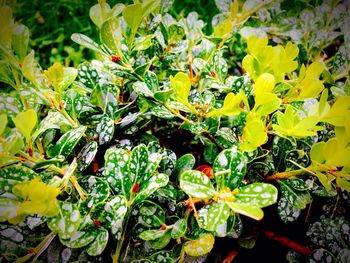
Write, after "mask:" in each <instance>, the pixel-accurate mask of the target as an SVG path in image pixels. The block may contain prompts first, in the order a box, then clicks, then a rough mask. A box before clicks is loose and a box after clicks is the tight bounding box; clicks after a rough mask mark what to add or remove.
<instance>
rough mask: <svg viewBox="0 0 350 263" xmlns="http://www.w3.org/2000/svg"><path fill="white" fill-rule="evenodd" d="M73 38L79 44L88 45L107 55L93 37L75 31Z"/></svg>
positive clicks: (87, 46)
mask: <svg viewBox="0 0 350 263" xmlns="http://www.w3.org/2000/svg"><path fill="white" fill-rule="evenodd" d="M71 39H72V40H73V41H74V42H75V43H77V44H79V45H81V46H83V47H86V48H88V49H91V50H93V51H96V52H98V53H100V54H102V55H106V54H105V53H104V52H103V51H102V49H101V48H100V47H99V45H98V44H97V43H96V42H95V41H93V40H92V39H91V38H89V37H88V36H85V35H83V34H79V33H74V34H72V36H71Z"/></svg>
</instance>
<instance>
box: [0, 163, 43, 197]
mask: <svg viewBox="0 0 350 263" xmlns="http://www.w3.org/2000/svg"><path fill="white" fill-rule="evenodd" d="M37 176H38V174H37V173H35V172H34V171H33V170H31V169H29V168H27V167H25V166H8V167H5V168H3V169H1V170H0V191H1V192H7V193H11V192H12V187H13V186H15V185H16V184H18V183H22V182H25V181H30V180H32V179H33V178H35V177H37Z"/></svg>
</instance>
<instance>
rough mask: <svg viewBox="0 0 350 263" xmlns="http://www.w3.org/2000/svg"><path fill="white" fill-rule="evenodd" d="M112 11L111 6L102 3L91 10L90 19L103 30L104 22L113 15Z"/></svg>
mask: <svg viewBox="0 0 350 263" xmlns="http://www.w3.org/2000/svg"><path fill="white" fill-rule="evenodd" d="M111 13H112V10H111V7H110V6H109V4H107V3H106V2H101V3H99V4H96V5H94V6H92V7H91V8H90V12H89V15H90V18H91V20H92V22H94V24H95V25H96V26H97V27H98V28H101V26H102V24H103V22H104V21H105V20H106V19H108V17H109V16H110V15H111Z"/></svg>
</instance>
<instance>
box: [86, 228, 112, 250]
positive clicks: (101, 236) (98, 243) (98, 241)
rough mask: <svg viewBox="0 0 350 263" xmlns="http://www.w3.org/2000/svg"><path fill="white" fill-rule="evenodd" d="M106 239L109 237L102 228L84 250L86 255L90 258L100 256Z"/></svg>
mask: <svg viewBox="0 0 350 263" xmlns="http://www.w3.org/2000/svg"><path fill="white" fill-rule="evenodd" d="M108 237H109V233H108V230H107V229H105V228H103V227H102V228H100V229H99V230H98V233H97V236H96V238H95V240H94V241H93V242H92V243H90V244H89V246H88V247H87V248H86V250H85V251H86V253H88V254H89V255H90V256H98V255H101V254H102V252H103V250H104V249H105V248H106V246H107V243H108Z"/></svg>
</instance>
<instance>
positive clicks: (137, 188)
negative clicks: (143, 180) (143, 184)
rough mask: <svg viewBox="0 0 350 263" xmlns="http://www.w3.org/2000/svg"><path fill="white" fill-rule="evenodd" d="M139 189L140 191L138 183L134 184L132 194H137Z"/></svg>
mask: <svg viewBox="0 0 350 263" xmlns="http://www.w3.org/2000/svg"><path fill="white" fill-rule="evenodd" d="M139 189H140V184H139V183H136V184H135V185H134V186H133V187H132V189H131V191H132V192H133V193H137V192H138V191H139Z"/></svg>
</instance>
